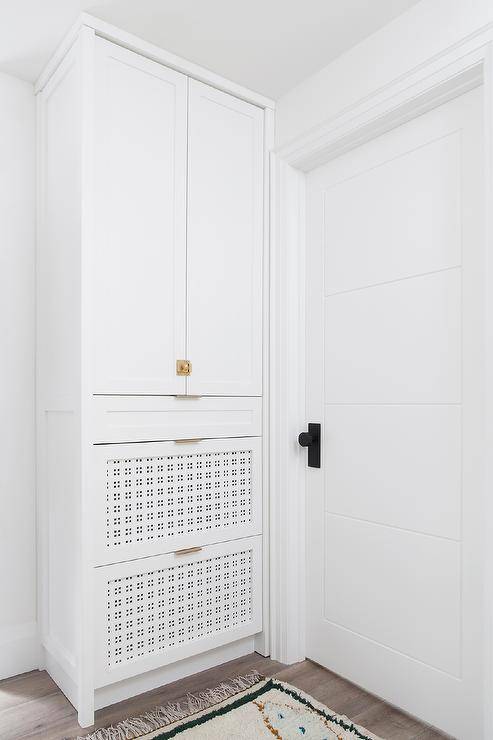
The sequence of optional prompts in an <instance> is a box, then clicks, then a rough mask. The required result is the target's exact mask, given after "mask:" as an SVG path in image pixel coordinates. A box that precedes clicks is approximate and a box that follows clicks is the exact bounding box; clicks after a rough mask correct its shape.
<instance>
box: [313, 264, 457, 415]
mask: <svg viewBox="0 0 493 740" xmlns="http://www.w3.org/2000/svg"><path fill="white" fill-rule="evenodd" d="M341 317H344V318H343V320H341ZM460 340H461V272H460V269H459V268H454V269H453V270H443V271H440V272H436V273H432V274H429V275H424V276H419V277H415V278H413V279H410V280H399V281H397V282H391V283H386V284H385V285H377V286H371V287H369V288H366V289H364V290H355V291H351V292H348V293H341V294H340V295H333V296H327V297H326V299H325V367H326V373H325V380H326V396H325V402H326V403H427V402H432V403H460V400H461V398H460V395H461V391H460V389H461V362H460V354H461V348H460Z"/></svg>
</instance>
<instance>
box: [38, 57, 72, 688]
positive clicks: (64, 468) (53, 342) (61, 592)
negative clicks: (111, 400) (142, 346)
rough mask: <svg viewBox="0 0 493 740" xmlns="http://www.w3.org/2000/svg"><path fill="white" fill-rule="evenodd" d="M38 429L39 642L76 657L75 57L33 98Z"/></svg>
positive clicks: (63, 661)
mask: <svg viewBox="0 0 493 740" xmlns="http://www.w3.org/2000/svg"><path fill="white" fill-rule="evenodd" d="M38 127H39V128H38V145H39V152H38V187H39V194H38V253H37V322H38V323H37V434H38V441H37V444H38V455H37V470H38V511H39V571H40V572H39V575H40V579H39V580H40V583H39V594H40V621H41V629H42V636H43V644H44V647H45V649H46V650H47V651H48V653H49V655H50V659H55V660H56V662H57V664H58V665H59V666H61V667H62V669H63V671H64V672H65V673H67V674H68V675H69V676H71V677H72V678H73V677H74V675H75V665H76V629H77V619H76V615H77V601H76V593H77V578H78V575H77V574H78V556H77V553H78V549H79V488H80V483H79V481H80V201H81V198H80V195H81V194H80V169H81V161H80V157H81V155H80V61H79V49H78V45H76V46H75V47H74V48H73V49H72V51H71V52H70V53H69V54H68V55H67V57H66V58H65V59H64V61H63V62H62V64H61V65H60V67H59V69H58V70H57V72H56V73H55V74H54V75H53V77H52V78H51V80H50V82H49V83H48V85H47V86H46V87H45V88H44V90H43V91H42V92H41V93H40V94H39V98H38Z"/></svg>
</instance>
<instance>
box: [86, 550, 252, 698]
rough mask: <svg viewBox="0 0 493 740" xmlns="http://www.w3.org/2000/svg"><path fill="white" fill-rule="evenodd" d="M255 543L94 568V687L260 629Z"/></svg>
mask: <svg viewBox="0 0 493 740" xmlns="http://www.w3.org/2000/svg"><path fill="white" fill-rule="evenodd" d="M261 543H262V538H261V537H251V538H247V539H242V540H236V541H234V542H225V543H221V544H218V545H210V546H207V547H204V548H203V549H202V550H200V551H199V552H193V553H189V554H167V555H160V556H157V557H153V558H146V559H144V560H136V561H133V562H130V563H120V564H117V565H110V566H105V567H102V568H95V569H94V573H95V599H96V605H97V610H96V615H95V628H96V685H97V687H99V686H105V685H107V684H109V683H112V682H114V681H119V680H122V679H124V678H128V677H130V676H133V675H136V674H138V673H142V672H143V671H147V670H151V669H153V668H158V667H160V666H163V665H166V664H168V663H171V662H173V661H176V660H181V659H183V658H188V657H190V656H192V655H196V654H199V653H201V652H204V651H205V650H211V649H212V648H215V647H219V646H220V645H225V644H226V643H229V642H233V641H234V640H239V639H241V638H243V637H248V636H250V635H254V634H256V633H258V632H260V630H261V629H262V623H261V613H262V604H261V599H262V596H261V593H262V568H261V566H262V563H261V558H262V555H261V553H262V547H261Z"/></svg>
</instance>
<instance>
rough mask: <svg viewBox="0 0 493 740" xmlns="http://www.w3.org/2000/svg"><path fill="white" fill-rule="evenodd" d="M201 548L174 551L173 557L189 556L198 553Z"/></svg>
mask: <svg viewBox="0 0 493 740" xmlns="http://www.w3.org/2000/svg"><path fill="white" fill-rule="evenodd" d="M201 550H202V548H201V547H185V548H184V549H183V550H175V555H191V554H192V553H193V552H200V551H201Z"/></svg>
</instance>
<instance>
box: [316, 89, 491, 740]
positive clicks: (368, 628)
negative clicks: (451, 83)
mask: <svg viewBox="0 0 493 740" xmlns="http://www.w3.org/2000/svg"><path fill="white" fill-rule="evenodd" d="M481 178H482V111H481V95H480V91H478V90H475V91H472V92H470V93H467V95H464V96H462V97H460V98H457V99H455V100H453V101H451V102H449V103H447V104H445V105H443V106H441V107H439V108H436V109H435V110H433V111H430V112H428V113H426V114H424V115H422V116H420V117H418V118H416V119H414V120H412V121H410V122H408V123H406V124H404V125H402V126H400V127H398V128H396V129H394V130H392V131H390V132H388V133H387V134H385V135H383V136H380V137H378V138H376V139H374V140H373V141H370V142H368V143H367V144H365V145H363V146H361V147H358V148H357V149H354V150H353V151H351V152H349V153H348V154H345V155H343V156H341V157H339V158H337V159H335V160H333V161H332V162H329V163H328V164H326V165H324V166H323V167H320V168H319V169H317V170H315V171H313V172H312V173H310V175H309V176H308V178H307V179H308V183H307V245H308V249H307V252H308V259H307V297H308V298H307V327H308V329H307V334H306V343H307V357H308V363H309V364H308V366H307V378H308V388H307V414H308V419H309V420H310V421H318V420H322V419H323V420H324V424H323V430H322V437H323V439H322V470H321V471H318V470H314V469H309V470H307V501H308V502H309V506H307V533H306V541H307V603H308V605H309V608H308V610H307V616H306V619H307V656H308V657H309V658H312V659H313V660H315V661H317V662H318V663H321V664H322V665H325V666H327V667H328V668H329V669H331V670H334V671H335V672H337V673H340V674H341V675H343V676H345V677H347V678H349V679H350V680H352V681H354V682H355V683H357V684H359V685H361V686H363V687H365V688H366V689H368V690H369V691H371V692H373V693H375V694H378V695H380V696H382V697H383V698H384V699H386V700H388V701H390V702H392V703H393V704H395V705H398V706H400V707H402V708H403V709H405V710H406V711H409V712H411V713H412V714H414V715H417V716H419V717H421V718H422V719H424V720H426V721H428V722H430V723H432V724H434V725H436V726H437V727H440V728H441V729H443V730H445V731H446V732H448V733H450V734H452V735H453V736H454V737H458V738H464V739H465V738H469V737H471V736H474V737H481V731H482V713H481V690H482V688H481V687H482V658H481V656H482V641H481V635H482V629H483V626H482V587H481V584H482V558H481V537H480V532H481V521H482V511H481V460H482V456H483V455H484V448H483V444H484V440H483V436H482V413H483V411H482V409H483V406H484V391H483V382H484V378H483V370H482V368H483V366H484V355H483V343H482V332H483V326H484V324H483V322H484V295H483V287H482V273H483V266H484V251H483V246H482V245H483V233H482V229H483V226H482V224H483V208H484V206H483V202H482V187H481ZM471 723H472V724H471Z"/></svg>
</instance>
